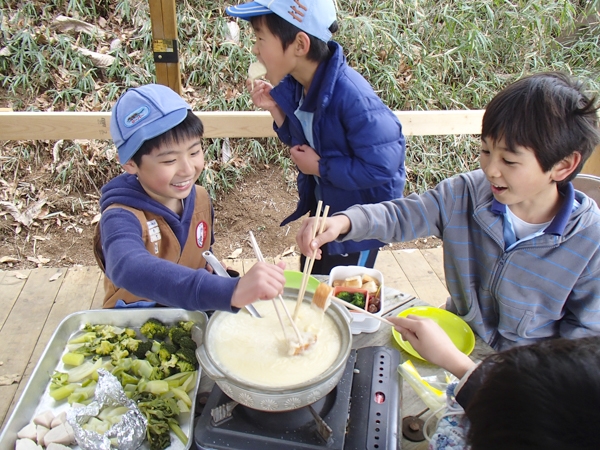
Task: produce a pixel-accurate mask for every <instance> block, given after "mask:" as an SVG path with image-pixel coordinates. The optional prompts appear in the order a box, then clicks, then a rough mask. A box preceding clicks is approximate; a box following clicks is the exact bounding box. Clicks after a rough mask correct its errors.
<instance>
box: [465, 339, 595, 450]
mask: <svg viewBox="0 0 600 450" xmlns="http://www.w3.org/2000/svg"><path fill="white" fill-rule="evenodd" d="M480 370H482V371H484V372H483V375H482V379H483V382H482V385H481V387H480V388H479V389H478V390H477V392H476V393H475V394H474V396H473V398H472V400H471V401H470V403H469V404H468V406H467V409H466V410H465V413H466V415H467V417H468V418H469V420H470V422H471V425H470V429H469V433H468V441H469V443H470V444H471V448H472V450H500V449H511V450H525V449H528V450H531V449H540V450H542V449H543V450H567V449H578V450H586V449H590V450H591V449H597V448H598V436H597V432H598V424H600V337H598V336H596V337H586V338H581V339H563V338H560V339H553V340H546V341H542V342H539V343H536V344H532V345H528V346H524V347H515V348H512V349H510V350H508V351H505V352H502V353H498V354H495V355H492V356H490V357H489V358H488V359H486V360H485V361H484V362H483V363H482V365H481V366H480V367H479V368H478V369H477V371H480Z"/></svg>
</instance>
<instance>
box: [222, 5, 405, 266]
mask: <svg viewBox="0 0 600 450" xmlns="http://www.w3.org/2000/svg"><path fill="white" fill-rule="evenodd" d="M227 13H228V14H229V15H231V16H234V17H239V18H242V19H244V20H248V21H250V23H251V24H252V28H253V29H254V33H255V35H256V43H255V44H254V46H253V49H252V51H253V53H254V54H255V55H256V56H257V58H258V60H259V61H260V62H261V63H262V64H263V65H264V66H265V68H266V75H265V77H266V78H267V79H268V80H269V81H270V83H268V82H266V81H261V80H259V81H253V82H252V84H251V86H252V87H251V92H252V101H253V102H254V104H255V105H256V106H258V107H259V108H262V109H265V110H267V111H269V112H270V113H271V115H272V116H273V119H274V129H275V131H276V132H277V135H278V136H279V138H280V139H281V140H282V141H283V142H284V143H285V144H287V145H289V146H290V153H291V158H292V160H293V161H294V163H295V164H296V165H297V166H298V169H299V173H298V193H299V197H300V198H299V201H298V205H297V208H296V211H295V212H294V213H292V214H291V215H290V216H289V217H287V218H286V219H285V220H284V221H283V222H282V223H281V225H282V226H283V225H285V224H287V223H289V222H291V221H294V220H296V219H298V218H300V217H302V216H303V215H305V214H306V213H308V212H310V215H315V213H316V205H317V203H318V201H319V200H322V201H323V204H325V205H329V207H330V212H331V213H335V212H338V211H343V210H345V209H346V208H349V207H350V206H352V205H355V204H365V203H377V202H381V201H384V200H392V199H394V198H398V197H402V194H403V191H404V183H405V175H406V174H405V170H404V155H405V143H404V136H403V134H402V126H401V124H400V122H399V121H398V119H397V117H396V116H395V115H394V113H393V112H392V111H391V110H390V109H389V108H388V107H387V106H385V105H384V104H383V102H382V101H381V99H380V98H379V97H378V96H377V94H375V92H374V91H373V88H372V87H371V86H370V85H369V83H368V82H367V81H366V80H365V79H364V78H363V77H362V76H361V75H360V74H359V73H358V72H356V71H355V70H354V69H352V68H351V67H350V66H348V64H347V62H346V59H345V57H344V55H343V51H342V47H341V46H340V45H339V44H338V43H336V42H334V41H332V40H331V37H332V33H333V32H335V31H336V30H337V22H336V12H335V6H334V4H333V1H332V0H257V1H254V2H250V3H246V4H243V5H238V6H232V7H229V8H227ZM382 245H384V244H383V243H382V242H381V241H379V240H374V239H370V240H365V241H362V242H351V241H350V242H331V243H329V244H327V245H326V247H325V248H323V252H324V253H323V257H322V259H320V260H318V261H316V262H315V265H314V267H313V273H320V274H328V273H329V272H330V270H331V269H332V268H333V267H335V266H337V265H360V266H364V267H373V266H374V264H375V258H376V257H377V252H378V249H379V247H380V246H382ZM302 259H304V256H303V257H302ZM301 263H302V264H303V263H304V261H301Z"/></svg>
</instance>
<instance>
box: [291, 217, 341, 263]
mask: <svg viewBox="0 0 600 450" xmlns="http://www.w3.org/2000/svg"><path fill="white" fill-rule="evenodd" d="M316 220H317V219H316V217H309V218H308V219H306V220H305V221H304V222H302V225H300V229H299V230H298V233H297V234H296V243H297V244H298V248H299V249H300V251H301V252H302V254H303V255H305V256H308V257H310V256H312V254H313V252H316V256H315V257H316V259H321V248H320V247H321V246H323V244H327V243H328V242H331V241H334V240H335V239H337V237H338V236H339V235H340V234H346V233H348V231H350V228H351V224H350V219H348V217H347V216H345V215H343V214H340V215H337V216H333V217H328V218H327V219H325V227H324V229H323V232H322V233H321V234H319V235H317V237H316V238H315V239H314V240H312V233H313V226H314V223H315V221H316ZM319 227H320V221H319Z"/></svg>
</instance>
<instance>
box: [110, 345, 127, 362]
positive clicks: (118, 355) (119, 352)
mask: <svg viewBox="0 0 600 450" xmlns="http://www.w3.org/2000/svg"><path fill="white" fill-rule="evenodd" d="M128 356H129V352H128V351H127V349H125V348H123V347H117V348H115V349H114V350H113V351H112V352H111V354H110V359H112V360H113V361H114V362H116V363H118V362H119V361H121V360H122V359H123V358H127V357H128Z"/></svg>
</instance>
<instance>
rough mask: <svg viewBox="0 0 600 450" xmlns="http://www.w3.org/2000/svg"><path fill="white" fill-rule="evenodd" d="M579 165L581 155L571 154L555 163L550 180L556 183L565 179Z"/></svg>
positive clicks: (577, 153)
mask: <svg viewBox="0 0 600 450" xmlns="http://www.w3.org/2000/svg"><path fill="white" fill-rule="evenodd" d="M580 163H581V153H579V152H573V153H571V154H570V155H569V156H567V157H566V158H564V159H562V160H560V161H559V162H557V163H556V164H555V165H554V167H553V168H552V180H554V181H556V182H558V181H562V180H564V179H565V178H567V177H568V176H569V175H571V174H572V173H573V171H574V170H575V169H577V167H579V164H580Z"/></svg>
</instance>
